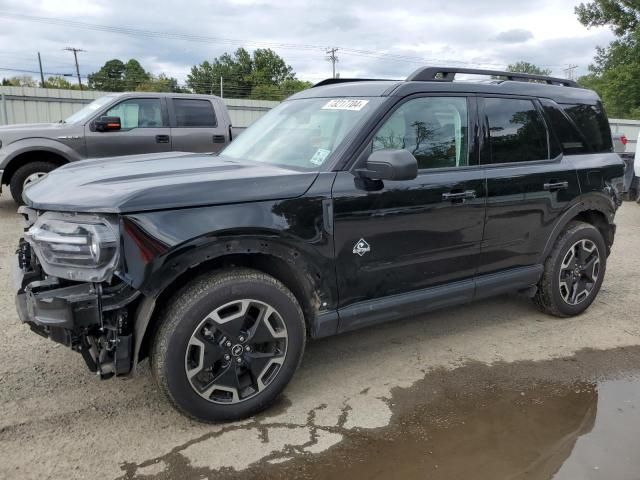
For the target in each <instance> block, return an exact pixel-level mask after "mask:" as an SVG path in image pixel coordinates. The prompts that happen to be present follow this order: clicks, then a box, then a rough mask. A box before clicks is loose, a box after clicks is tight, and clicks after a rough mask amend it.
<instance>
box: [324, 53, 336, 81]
mask: <svg viewBox="0 0 640 480" xmlns="http://www.w3.org/2000/svg"><path fill="white" fill-rule="evenodd" d="M337 51H338V49H337V48H335V47H332V48H327V51H326V54H327V60H328V61H330V62H331V66H332V69H333V78H336V62H337V61H338V56H337V55H336V52H337Z"/></svg>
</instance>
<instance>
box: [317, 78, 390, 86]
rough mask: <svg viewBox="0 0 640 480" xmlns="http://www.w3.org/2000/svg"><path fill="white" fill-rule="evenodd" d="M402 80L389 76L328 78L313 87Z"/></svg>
mask: <svg viewBox="0 0 640 480" xmlns="http://www.w3.org/2000/svg"><path fill="white" fill-rule="evenodd" d="M399 81H400V80H389V79H388V78H327V79H326V80H322V81H320V82H318V83H316V84H315V85H314V86H313V87H311V88H315V87H323V86H325V85H333V84H334V83H349V82H399Z"/></svg>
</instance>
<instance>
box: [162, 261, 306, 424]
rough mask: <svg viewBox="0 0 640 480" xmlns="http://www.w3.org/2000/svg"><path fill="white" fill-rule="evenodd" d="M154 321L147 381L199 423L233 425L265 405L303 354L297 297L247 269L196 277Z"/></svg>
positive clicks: (280, 285)
mask: <svg viewBox="0 0 640 480" xmlns="http://www.w3.org/2000/svg"><path fill="white" fill-rule="evenodd" d="M160 321H161V323H160V327H159V329H158V331H157V333H156V336H155V340H154V344H153V347H152V352H151V366H152V370H153V373H154V376H155V378H156V381H157V382H158V385H159V386H160V388H161V389H162V390H163V391H164V393H165V394H166V395H167V397H168V398H169V399H170V400H171V402H172V403H173V404H174V406H175V407H176V408H177V409H178V410H180V411H182V412H183V413H186V414H187V415H189V416H191V417H194V418H196V419H198V420H204V421H230V420H237V419H241V418H244V417H247V416H250V415H253V414H255V413H257V412H259V411H261V410H263V409H265V408H267V407H268V406H269V405H270V404H271V403H272V402H273V401H274V400H275V399H276V397H277V396H278V395H279V394H280V393H281V392H282V390H283V389H284V388H285V386H286V385H287V384H288V383H289V381H290V379H291V377H292V376H293V374H294V372H295V371H296V369H297V367H298V365H299V363H300V360H301V358H302V354H303V352H304V346H305V340H306V330H305V322H304V317H303V314H302V310H301V309H300V306H299V304H298V302H297V300H296V298H295V297H294V296H293V294H292V293H291V292H290V291H289V290H288V289H287V288H286V287H285V286H284V285H283V284H282V283H280V282H279V281H278V280H276V279H274V278H273V277H271V276H269V275H266V274H264V273H262V272H258V271H254V270H246V269H242V270H240V269H235V270H230V271H227V272H223V273H219V274H217V275H213V276H207V277H202V278H200V279H197V280H195V281H194V282H192V283H190V284H189V285H187V286H186V287H185V288H183V289H182V290H181V291H180V292H179V293H178V294H177V295H176V297H175V298H174V299H173V301H172V302H171V304H170V305H169V307H168V309H167V311H166V313H165V314H164V316H163V318H161V319H160Z"/></svg>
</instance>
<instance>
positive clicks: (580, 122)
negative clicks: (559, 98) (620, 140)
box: [561, 102, 613, 152]
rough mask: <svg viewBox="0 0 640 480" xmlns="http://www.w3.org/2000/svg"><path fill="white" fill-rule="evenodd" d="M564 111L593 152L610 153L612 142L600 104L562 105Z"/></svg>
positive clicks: (607, 123)
mask: <svg viewBox="0 0 640 480" xmlns="http://www.w3.org/2000/svg"><path fill="white" fill-rule="evenodd" d="M561 106H562V108H563V109H564V111H565V112H566V113H567V115H569V117H571V119H572V120H573V121H574V123H575V124H576V126H577V127H578V128H579V129H580V131H581V133H582V135H583V136H584V138H585V139H586V141H587V142H588V143H589V146H590V147H591V150H592V151H593V152H612V151H613V140H612V139H611V128H610V127H609V122H608V120H607V116H606V115H605V113H604V108H603V107H602V103H600V102H598V104H597V105H584V104H580V105H572V104H562V105H561Z"/></svg>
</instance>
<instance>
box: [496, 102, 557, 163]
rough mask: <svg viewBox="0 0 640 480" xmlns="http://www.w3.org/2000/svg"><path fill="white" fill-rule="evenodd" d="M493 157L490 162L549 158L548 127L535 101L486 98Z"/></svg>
mask: <svg viewBox="0 0 640 480" xmlns="http://www.w3.org/2000/svg"><path fill="white" fill-rule="evenodd" d="M484 111H485V115H486V117H487V123H488V125H489V151H490V156H489V158H488V159H487V160H488V161H487V162H486V163H511V162H527V161H532V160H545V159H547V158H549V147H548V145H547V128H546V126H545V124H544V121H543V120H542V117H541V116H540V113H539V112H538V110H537V109H536V107H535V105H534V104H533V102H532V101H531V100H520V99H508V98H485V99H484Z"/></svg>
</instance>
